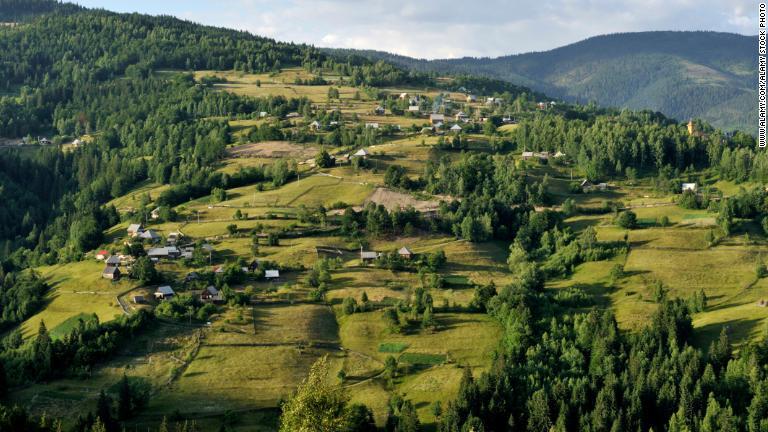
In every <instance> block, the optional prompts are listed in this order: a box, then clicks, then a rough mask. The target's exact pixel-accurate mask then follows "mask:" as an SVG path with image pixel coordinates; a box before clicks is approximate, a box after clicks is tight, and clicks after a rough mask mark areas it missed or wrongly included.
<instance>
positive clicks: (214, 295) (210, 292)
mask: <svg viewBox="0 0 768 432" xmlns="http://www.w3.org/2000/svg"><path fill="white" fill-rule="evenodd" d="M200 300H202V301H208V302H220V301H221V300H222V298H221V292H220V291H219V290H217V289H216V287H215V286H213V285H209V286H208V287H206V288H205V289H204V290H203V292H202V293H201V294H200Z"/></svg>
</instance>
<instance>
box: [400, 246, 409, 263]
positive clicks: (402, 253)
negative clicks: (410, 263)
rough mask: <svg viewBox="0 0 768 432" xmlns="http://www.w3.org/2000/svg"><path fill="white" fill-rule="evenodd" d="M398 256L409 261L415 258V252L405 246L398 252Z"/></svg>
mask: <svg viewBox="0 0 768 432" xmlns="http://www.w3.org/2000/svg"><path fill="white" fill-rule="evenodd" d="M397 254H398V255H399V256H400V258H404V259H407V260H409V259H411V258H413V252H412V251H411V250H410V249H408V248H407V247H405V246H403V247H401V248H400V250H398V251H397Z"/></svg>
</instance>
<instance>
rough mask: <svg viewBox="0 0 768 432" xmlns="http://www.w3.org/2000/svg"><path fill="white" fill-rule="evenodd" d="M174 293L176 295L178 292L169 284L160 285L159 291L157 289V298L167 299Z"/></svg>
mask: <svg viewBox="0 0 768 432" xmlns="http://www.w3.org/2000/svg"><path fill="white" fill-rule="evenodd" d="M174 295H176V293H175V292H174V291H173V288H171V287H170V286H168V285H164V286H161V287H158V288H157V291H155V298H156V299H158V300H167V299H169V298H171V297H173V296H174Z"/></svg>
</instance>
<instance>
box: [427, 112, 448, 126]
mask: <svg viewBox="0 0 768 432" xmlns="http://www.w3.org/2000/svg"><path fill="white" fill-rule="evenodd" d="M429 122H430V123H431V124H433V125H436V124H438V123H445V116H444V115H443V114H437V113H432V114H430V115H429Z"/></svg>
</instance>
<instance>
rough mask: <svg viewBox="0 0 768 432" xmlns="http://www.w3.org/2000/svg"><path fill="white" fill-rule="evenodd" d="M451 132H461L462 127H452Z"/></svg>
mask: <svg viewBox="0 0 768 432" xmlns="http://www.w3.org/2000/svg"><path fill="white" fill-rule="evenodd" d="M451 132H456V133H458V132H461V126H459V125H457V124H455V125H453V126H451Z"/></svg>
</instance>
